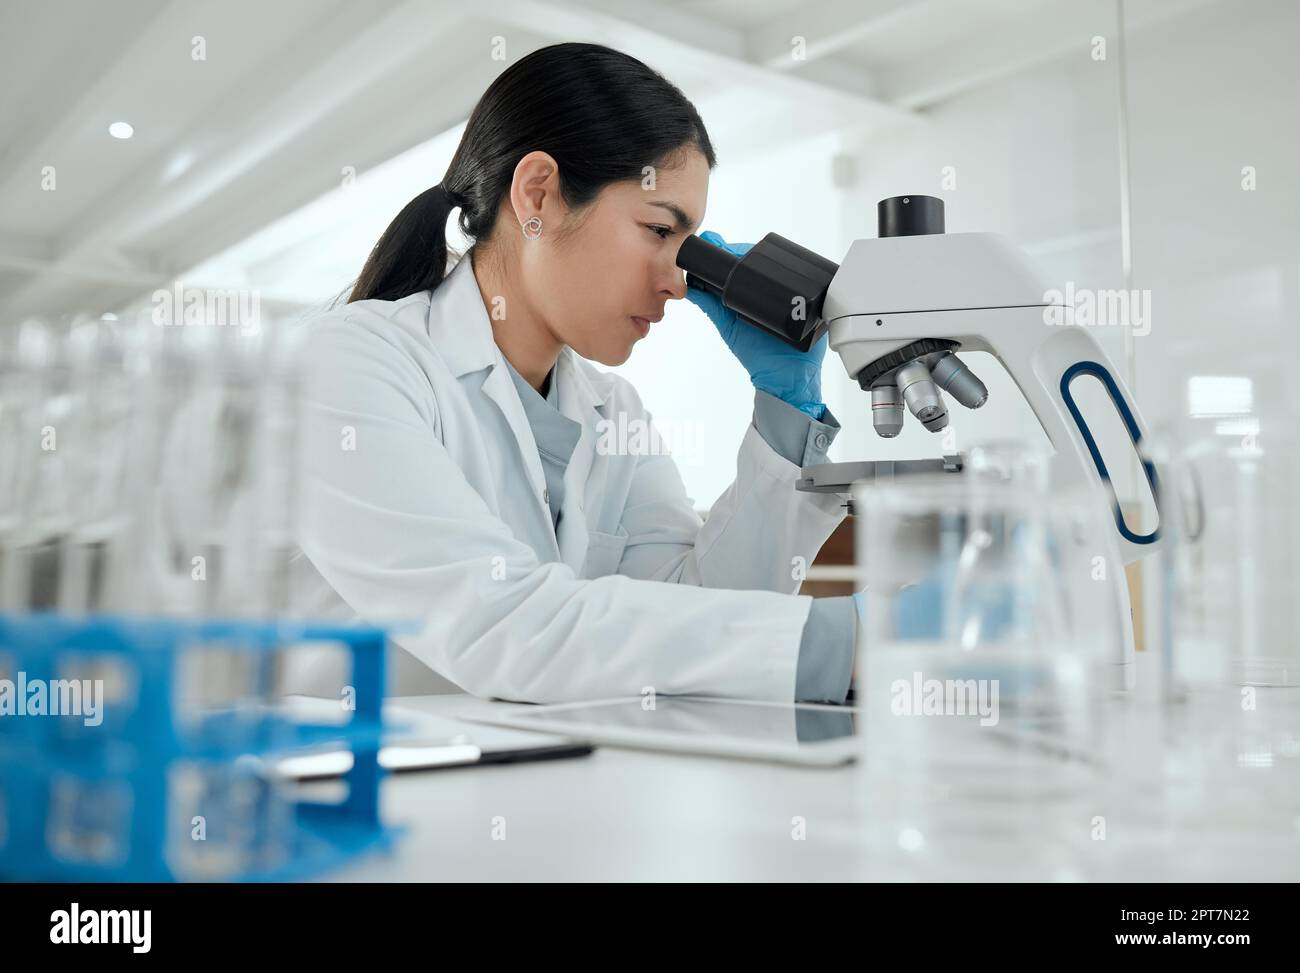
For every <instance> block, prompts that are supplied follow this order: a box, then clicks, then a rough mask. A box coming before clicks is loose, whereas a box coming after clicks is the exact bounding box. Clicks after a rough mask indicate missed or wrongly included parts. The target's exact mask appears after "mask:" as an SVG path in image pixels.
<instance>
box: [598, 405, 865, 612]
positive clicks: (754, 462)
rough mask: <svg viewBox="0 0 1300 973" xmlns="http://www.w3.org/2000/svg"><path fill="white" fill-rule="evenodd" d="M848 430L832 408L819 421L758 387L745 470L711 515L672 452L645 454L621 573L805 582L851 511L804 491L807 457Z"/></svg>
mask: <svg viewBox="0 0 1300 973" xmlns="http://www.w3.org/2000/svg"><path fill="white" fill-rule="evenodd" d="M647 418H648V416H647ZM760 430H762V431H760ZM838 430H839V424H838V423H837V422H836V421H835V418H834V416H832V415H831V413H830V410H827V412H826V414H825V415H824V416H823V418H822V420H821V421H820V422H818V421H815V420H813V419H811V418H810V417H808V416H807V415H805V414H804V413H802V412H800V411H799V410H798V409H795V408H794V407H793V406H790V405H788V404H786V403H785V402H782V401H781V400H779V399H777V398H775V397H774V396H771V395H768V394H767V393H766V392H761V391H759V392H756V393H755V397H754V421H753V422H751V423H750V425H749V428H748V429H747V430H746V431H745V437H744V439H743V440H742V442H741V445H740V453H739V455H738V457H737V460H736V479H735V480H734V481H733V482H732V484H731V485H730V486H729V487H728V488H727V489H726V490H725V491H724V492H723V494H722V496H721V497H719V498H718V500H717V502H716V503H714V505H713V507H712V509H711V510H710V512H709V515H708V517H707V518H706V519H704V520H701V518H700V516H699V514H697V513H696V512H695V507H694V504H693V503H692V502H691V499H690V498H689V497H688V496H687V495H686V487H685V485H684V484H683V483H682V479H681V474H680V473H679V472H678V470H677V465H676V463H675V462H674V461H673V459H672V457H671V456H670V455H667V454H664V453H659V454H657V455H644V456H641V457H639V458H638V467H637V471H636V476H635V478H634V480H633V484H632V489H631V492H630V494H629V497H628V502H627V506H626V508H625V510H624V513H623V523H622V526H623V528H624V529H625V530H626V531H627V534H628V541H627V545H626V547H625V548H624V552H623V557H622V559H621V561H620V563H619V567H618V570H619V573H620V574H625V575H627V576H629V577H633V578H648V579H653V580H656V581H671V582H676V583H678V584H689V585H700V586H703V587H706V588H733V589H750V590H757V589H765V590H768V591H781V592H787V593H793V592H795V591H797V590H798V589H799V585H800V582H801V581H802V579H803V577H804V576H805V573H806V570H807V568H808V566H809V565H810V564H812V561H813V558H814V557H815V556H816V554H817V552H818V551H820V550H821V547H822V545H823V544H824V543H825V542H826V539H827V538H828V537H830V535H831V532H832V531H833V530H834V529H835V528H836V526H838V524H839V523H840V521H842V520H843V519H844V516H845V511H844V508H843V506H842V501H841V500H840V498H839V497H838V496H836V495H835V494H822V493H801V492H799V491H797V490H795V482H796V481H797V480H798V479H799V476H800V468H801V466H812V465H815V464H817V463H822V462H825V460H826V450H827V449H828V448H829V447H830V444H831V441H832V440H833V439H834V437H835V434H836V433H837V432H838ZM765 437H766V438H765ZM796 457H797V459H796Z"/></svg>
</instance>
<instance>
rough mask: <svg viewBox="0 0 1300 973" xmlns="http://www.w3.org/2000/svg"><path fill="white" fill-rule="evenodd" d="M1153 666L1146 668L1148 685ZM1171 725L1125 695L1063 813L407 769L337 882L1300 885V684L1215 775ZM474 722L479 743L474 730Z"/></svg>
mask: <svg viewBox="0 0 1300 973" xmlns="http://www.w3.org/2000/svg"><path fill="white" fill-rule="evenodd" d="M1143 655H1145V654H1143ZM1150 665H1151V662H1150V660H1149V659H1147V660H1143V662H1141V663H1140V666H1141V668H1140V669H1139V674H1140V678H1144V679H1145V680H1146V682H1147V684H1148V685H1149V684H1150V677H1151V675H1152V673H1150V672H1149V671H1146V672H1144V671H1143V670H1144V669H1149V667H1150ZM400 703H401V705H402V706H403V707H405V708H408V709H418V710H422V711H425V712H430V713H436V714H439V715H442V716H457V715H460V714H468V713H471V712H482V711H484V710H485V709H490V708H500V707H509V706H511V705H514V704H507V703H499V702H488V701H484V700H480V699H476V698H474V697H470V696H465V695H445V696H422V697H405V698H402V699H401V700H400ZM1162 712H1165V713H1167V712H1168V711H1167V710H1163V711H1162V708H1161V707H1160V706H1158V705H1157V704H1156V702H1155V699H1154V693H1153V692H1151V691H1148V692H1146V693H1143V692H1142V691H1141V690H1140V689H1139V690H1138V691H1136V692H1135V694H1134V695H1133V696H1132V697H1130V698H1128V699H1125V700H1123V701H1116V703H1115V706H1114V708H1113V709H1112V710H1111V714H1112V720H1113V723H1112V725H1113V726H1114V728H1115V730H1116V731H1117V732H1119V733H1122V734H1124V735H1125V736H1124V739H1125V740H1131V745H1128V744H1126V745H1125V746H1123V747H1122V748H1120V752H1121V757H1120V759H1119V765H1118V766H1112V767H1111V770H1110V772H1109V773H1108V774H1107V775H1106V780H1105V783H1104V785H1103V786H1101V787H1099V788H1098V789H1097V790H1095V791H1091V790H1090V792H1089V793H1088V794H1086V795H1083V796H1082V797H1081V798H1077V799H1075V800H1073V801H1071V802H1067V803H1066V805H1065V806H1064V807H1053V808H1051V809H1044V808H1041V807H1038V806H1036V805H1022V804H1017V803H1015V802H1010V801H997V800H994V801H991V802H990V801H987V800H986V801H978V800H974V801H973V800H969V799H967V800H963V799H960V798H952V797H951V796H950V795H944V794H936V795H935V796H934V799H933V800H932V801H930V802H929V803H928V805H926V806H919V807H918V808H917V809H916V816H915V820H913V821H908V820H906V815H905V816H904V818H903V819H897V818H893V817H890V818H888V819H887V820H883V819H882V820H873V819H872V818H871V816H870V815H869V814H867V813H865V811H864V808H865V806H866V804H867V803H869V797H868V794H867V790H868V783H869V779H868V777H867V772H866V770H865V768H864V765H863V764H862V763H855V764H852V765H848V766H844V767H839V768H834V769H816V768H804V767H794V766H781V765H776V764H769V763H757V762H746V761H740V760H727V759H721V758H714V757H702V756H687V755H678V754H672V753H661V752H649V751H635V750H627V749H618V748H614V747H611V746H602V747H600V748H598V749H597V750H596V752H595V753H593V754H591V755H589V756H585V757H578V758H567V759H560V760H553V761H539V762H529V763H519V764H502V765H493V766H483V767H465V768H456V769H447V770H439V771H432V772H417V773H411V774H404V775H396V776H390V777H389V778H388V779H387V780H386V781H385V783H384V785H383V798H382V799H383V811H384V814H385V819H386V820H387V821H388V822H389V823H390V824H395V825H399V826H405V827H406V828H408V829H409V830H408V831H407V833H406V834H405V835H404V836H403V837H402V838H401V839H400V840H399V841H398V843H397V844H396V847H395V849H394V850H393V851H392V852H391V853H389V854H381V855H375V856H371V857H369V858H367V859H364V860H362V861H360V862H358V863H357V864H355V865H353V866H351V867H349V868H347V869H344V870H341V871H339V872H337V873H335V874H334V875H333V876H331V877H332V878H333V879H335V880H339V881H400V882H405V881H587V880H635V881H675V880H686V881H692V880H703V881H727V880H740V881H823V880H825V881H844V880H848V881H852V880H869V881H916V880H993V881H1019V880H1030V881H1205V882H1219V881H1296V880H1297V879H1300V689H1261V690H1259V694H1258V709H1257V711H1256V712H1255V713H1254V714H1252V717H1251V723H1250V727H1251V729H1250V731H1249V737H1248V739H1247V740H1246V743H1245V746H1244V747H1242V746H1239V745H1238V744H1237V743H1233V744H1232V748H1233V749H1235V751H1236V753H1235V755H1234V754H1233V753H1228V754H1227V757H1226V759H1224V760H1221V761H1218V762H1215V763H1213V766H1215V767H1217V768H1218V770H1217V771H1215V773H1214V775H1213V776H1208V775H1206V774H1204V773H1202V772H1201V771H1198V770H1196V769H1195V765H1196V761H1198V760H1206V761H1211V759H1212V758H1211V756H1210V754H1211V752H1212V750H1213V748H1212V746H1211V744H1210V743H1209V741H1208V740H1207V739H1205V738H1203V736H1202V735H1199V734H1198V732H1197V731H1190V732H1189V731H1186V730H1184V729H1180V727H1182V726H1184V725H1186V726H1192V727H1197V726H1202V725H1203V713H1202V712H1201V710H1198V709H1197V707H1196V706H1195V705H1194V704H1182V708H1181V709H1179V710H1177V711H1175V712H1174V713H1173V714H1172V715H1166V716H1162V715H1161V714H1162ZM466 726H467V728H469V729H468V731H467V732H469V733H471V735H472V733H473V729H472V728H473V727H474V726H475V724H473V723H467V724H466ZM1162 739H1170V740H1182V741H1183V742H1182V743H1181V744H1176V745H1172V746H1164V745H1162V744H1161V742H1160V741H1161V740H1162ZM1188 767H1192V768H1193V769H1192V770H1191V771H1190V772H1187V768H1188ZM1180 775H1181V776H1180ZM1180 781H1181V782H1180ZM503 826H504V830H503ZM1103 826H1104V832H1103V831H1102V827H1103ZM800 834H801V835H802V836H798V835H800Z"/></svg>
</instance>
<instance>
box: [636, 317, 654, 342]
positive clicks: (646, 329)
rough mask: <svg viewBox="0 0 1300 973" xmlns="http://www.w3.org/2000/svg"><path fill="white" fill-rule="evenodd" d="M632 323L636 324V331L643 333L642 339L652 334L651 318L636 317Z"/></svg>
mask: <svg viewBox="0 0 1300 973" xmlns="http://www.w3.org/2000/svg"><path fill="white" fill-rule="evenodd" d="M632 323H633V324H635V325H636V329H637V330H638V331H640V332H641V337H642V338H644V337H645V336H646V335H648V334H649V333H650V319H649V318H638V317H634V318H632Z"/></svg>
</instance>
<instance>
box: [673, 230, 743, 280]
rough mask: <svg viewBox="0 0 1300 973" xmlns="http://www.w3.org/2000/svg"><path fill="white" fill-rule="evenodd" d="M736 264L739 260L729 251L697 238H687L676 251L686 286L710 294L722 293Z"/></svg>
mask: <svg viewBox="0 0 1300 973" xmlns="http://www.w3.org/2000/svg"><path fill="white" fill-rule="evenodd" d="M738 263H740V258H739V257H737V256H736V255H735V254H734V253H732V252H731V251H730V250H724V249H723V248H722V247H715V246H714V245H713V244H712V243H710V242H709V241H708V240H703V239H701V238H700V237H697V236H688V237H687V238H686V239H685V240H683V241H682V245H681V249H679V250H678V251H677V266H678V267H681V268H682V269H683V270H685V271H686V273H687V275H688V276H687V281H686V283H687V285H688V286H690V287H697V288H699V289H700V290H704V291H709V292H710V293H712V294H721V293H722V291H723V289H724V288H725V287H726V286H727V278H728V277H730V276H731V272H732V271H733V270H735V269H736V264H738ZM691 278H695V279H694V280H692V279H691Z"/></svg>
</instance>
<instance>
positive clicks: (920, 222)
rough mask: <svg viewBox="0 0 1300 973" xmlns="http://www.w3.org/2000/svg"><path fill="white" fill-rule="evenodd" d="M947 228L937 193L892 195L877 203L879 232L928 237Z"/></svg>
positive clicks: (887, 235)
mask: <svg viewBox="0 0 1300 973" xmlns="http://www.w3.org/2000/svg"><path fill="white" fill-rule="evenodd" d="M943 231H944V220H943V200H942V199H940V198H939V197H938V196H890V197H889V198H888V199H882V200H881V201H880V202H879V203H877V204H876V235H877V236H881V237H891V236H925V235H926V234H930V233H942V232H943Z"/></svg>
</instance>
